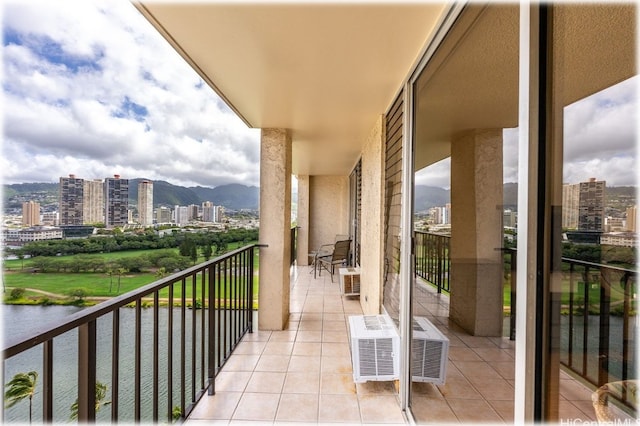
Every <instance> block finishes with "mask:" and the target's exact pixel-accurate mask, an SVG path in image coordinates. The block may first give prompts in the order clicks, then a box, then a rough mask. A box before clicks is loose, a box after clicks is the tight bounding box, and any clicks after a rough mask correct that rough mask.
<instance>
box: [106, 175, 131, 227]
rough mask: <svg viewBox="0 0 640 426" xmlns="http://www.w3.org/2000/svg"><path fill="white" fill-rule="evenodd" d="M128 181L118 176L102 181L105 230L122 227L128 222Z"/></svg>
mask: <svg viewBox="0 0 640 426" xmlns="http://www.w3.org/2000/svg"><path fill="white" fill-rule="evenodd" d="M128 209H129V179H120V175H114V176H113V177H112V178H106V179H105V180H104V219H105V220H104V222H105V225H106V227H107V228H113V227H116V226H124V225H126V224H127V223H128V221H129V212H128Z"/></svg>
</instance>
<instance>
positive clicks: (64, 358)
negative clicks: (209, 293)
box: [2, 305, 201, 422]
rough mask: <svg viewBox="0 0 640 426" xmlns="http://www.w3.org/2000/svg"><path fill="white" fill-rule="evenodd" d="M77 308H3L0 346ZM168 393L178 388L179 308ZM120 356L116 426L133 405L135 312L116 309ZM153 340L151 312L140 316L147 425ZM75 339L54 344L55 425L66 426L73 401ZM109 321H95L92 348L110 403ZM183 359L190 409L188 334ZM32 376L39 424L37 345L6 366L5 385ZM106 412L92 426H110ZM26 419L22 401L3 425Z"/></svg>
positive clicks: (163, 329) (163, 378)
mask: <svg viewBox="0 0 640 426" xmlns="http://www.w3.org/2000/svg"><path fill="white" fill-rule="evenodd" d="M78 309H80V308H77V307H71V306H11V305H3V306H2V319H3V325H4V326H3V328H4V340H5V341H7V340H8V339H13V338H14V337H19V336H21V335H24V333H25V332H27V331H29V330H31V331H33V330H37V329H38V328H42V327H43V326H44V325H47V324H50V323H52V322H54V321H57V320H60V319H62V318H64V317H65V316H67V315H70V314H72V313H74V312H77V311H78ZM168 312H169V309H168V308H161V309H160V313H159V335H160V351H159V353H160V360H159V363H160V368H159V370H160V374H159V385H160V389H161V391H160V397H159V413H160V418H161V419H163V418H166V414H165V413H167V411H168V396H167V392H166V390H165V391H164V392H162V389H163V388H166V383H167V382H168V377H167V373H166V372H167V371H168V368H167V367H168V364H167V358H168V356H167V349H166V348H167V340H168V339H167V337H168V336H167V334H168V327H167V324H168V317H169V315H168ZM191 315H192V314H191V311H189V314H188V315H186V322H187V330H191V328H190V323H191V321H192V317H191ZM200 315H201V311H196V321H197V323H198V324H199V321H200ZM173 322H174V327H173V342H174V343H173V352H172V353H173V355H172V358H173V359H172V365H173V378H172V381H173V388H174V389H179V384H180V375H179V374H180V367H181V359H180V345H179V343H180V308H174V314H173ZM120 324H121V325H120V348H119V351H120V355H119V366H120V374H119V380H118V383H119V392H118V394H119V398H118V400H119V420H120V421H124V422H129V421H133V409H134V408H133V407H134V406H133V400H134V375H133V372H132V369H133V365H134V347H135V344H134V342H135V340H134V338H135V334H134V333H135V327H134V324H135V310H134V309H130V308H122V309H120ZM197 330H198V331H197V336H196V341H199V339H200V336H201V334H200V333H201V331H200V328H199V327H198V328H197ZM152 335H153V309H143V310H142V336H143V339H142V371H143V375H142V385H141V388H142V395H141V398H142V407H143V409H142V415H141V417H142V419H143V420H147V421H150V420H151V419H152V413H151V410H152V386H153V384H152V368H153V358H152V356H153V352H152ZM77 339H78V333H77V330H72V331H70V332H67V333H65V334H63V335H61V336H59V337H57V338H55V339H54V343H53V347H54V349H53V351H54V355H53V356H54V366H53V382H54V393H53V395H54V403H53V419H54V422H70V421H71V420H70V414H71V410H70V407H71V405H72V404H73V403H74V401H75V400H76V398H77V377H78V353H77V347H78V343H77V342H78V340H77ZM111 342H112V315H111V314H108V315H106V316H104V317H102V318H100V319H99V320H98V323H97V347H98V353H97V358H98V361H97V363H98V367H97V380H98V381H100V382H102V383H104V384H106V385H107V398H106V399H105V400H106V401H109V400H110V399H111V389H112V382H111V368H112V354H111V350H112V343H111ZM186 343H187V344H186V348H187V355H186V357H185V358H186V359H185V362H184V364H185V370H186V378H187V380H186V382H187V386H186V389H187V397H186V401H187V403H189V401H190V399H191V392H190V389H191V371H192V370H191V333H190V331H189V332H187V333H186ZM196 352H197V353H196V360H199V359H200V355H201V354H200V351H199V349H197V350H196ZM196 366H197V368H196V376H195V377H196V384H197V388H199V385H200V377H201V374H200V371H201V370H200V368H199V362H198V361H196ZM32 370H35V371H37V372H38V374H39V376H40V378H39V383H38V386H37V391H36V394H35V396H34V399H33V421H34V422H39V421H41V420H42V380H41V377H42V345H40V346H37V347H35V348H32V349H30V350H28V351H26V352H24V353H22V354H20V355H17V356H15V357H13V358H11V359H9V360H7V361H6V362H5V366H4V381H5V383H6V382H8V381H9V380H10V379H11V378H12V377H13V375H14V374H16V373H19V372H29V371H32ZM174 392H175V394H174V395H173V398H172V407H171V408H173V407H176V406H179V405H180V396H179V395H178V394H177V391H174ZM110 415H111V407H110V406H108V405H107V406H104V407H103V408H101V409H100V410H99V411H98V413H97V416H96V417H97V421H99V422H102V421H104V422H108V421H109V420H110ZM28 416H29V404H28V401H27V400H24V401H21V402H20V403H18V404H17V405H16V406H14V407H12V408H9V409H5V412H4V419H3V420H4V421H5V422H26V421H28Z"/></svg>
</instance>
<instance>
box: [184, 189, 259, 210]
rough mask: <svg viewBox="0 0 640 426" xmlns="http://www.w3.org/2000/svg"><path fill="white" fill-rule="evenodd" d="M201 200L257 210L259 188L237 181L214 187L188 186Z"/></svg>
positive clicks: (236, 208) (234, 207) (218, 204)
mask: <svg viewBox="0 0 640 426" xmlns="http://www.w3.org/2000/svg"><path fill="white" fill-rule="evenodd" d="M189 189H190V190H191V191H193V192H194V193H195V194H196V195H198V197H199V198H200V199H201V200H202V201H211V202H212V203H213V204H214V205H216V206H225V207H227V208H231V209H234V210H241V209H250V210H258V208H259V205H260V188H258V187H257V186H245V185H240V184H237V183H232V184H228V185H220V186H216V187H215V188H206V187H202V186H196V187H191V188H189Z"/></svg>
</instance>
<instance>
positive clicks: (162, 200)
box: [129, 178, 206, 207]
mask: <svg viewBox="0 0 640 426" xmlns="http://www.w3.org/2000/svg"><path fill="white" fill-rule="evenodd" d="M143 180H151V179H144V178H136V179H129V203H131V204H136V205H137V204H138V183H140V182H141V181H143ZM152 182H153V206H154V207H158V206H167V207H169V206H171V207H173V206H176V205H178V206H188V205H190V204H200V203H202V201H201V200H200V198H199V197H198V195H197V194H196V193H194V192H193V191H191V190H190V189H189V188H185V187H184V186H177V185H173V184H171V183H169V182H165V181H162V180H154V181H152ZM205 201H206V200H205Z"/></svg>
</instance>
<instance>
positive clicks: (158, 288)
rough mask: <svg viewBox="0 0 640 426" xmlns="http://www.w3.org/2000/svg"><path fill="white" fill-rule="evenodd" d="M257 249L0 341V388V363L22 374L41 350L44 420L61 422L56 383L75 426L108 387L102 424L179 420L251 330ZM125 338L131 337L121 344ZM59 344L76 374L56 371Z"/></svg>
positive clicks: (92, 416) (92, 413)
mask: <svg viewBox="0 0 640 426" xmlns="http://www.w3.org/2000/svg"><path fill="white" fill-rule="evenodd" d="M257 247H259V245H249V246H246V247H243V248H241V249H238V250H235V251H233V252H230V253H228V254H225V255H223V256H220V257H217V258H215V259H213V260H211V261H208V262H205V263H203V264H200V265H196V266H194V267H191V268H189V269H187V270H185V271H182V272H179V273H176V274H173V275H171V276H168V277H164V278H162V279H160V280H158V281H156V282H154V283H151V284H149V285H146V286H144V287H142V288H140V289H137V290H135V291H132V292H129V293H126V294H123V295H121V296H118V297H115V298H113V299H110V300H108V301H105V302H102V303H100V304H98V305H95V306H93V307H89V308H86V309H83V310H81V311H79V312H77V313H75V314H73V315H70V316H67V317H65V319H63V320H61V321H59V322H57V323H54V324H51V325H48V326H46V327H44V328H42V329H41V330H40V331H36V332H34V333H32V334H31V335H28V336H25V337H23V338H20V339H18V340H17V341H9V342H5V344H4V348H3V350H2V358H3V370H2V379H3V381H2V383H6V382H5V380H6V379H7V378H8V379H11V377H10V374H8V371H7V364H8V363H9V364H18V366H19V368H27V366H26V365H25V364H24V363H23V362H22V361H24V360H21V356H26V354H27V353H32V354H33V350H36V351H37V350H38V348H41V349H40V350H41V357H40V360H41V364H40V365H41V371H39V377H40V378H41V380H40V381H41V382H42V389H41V390H38V391H39V393H41V399H42V411H41V413H42V414H41V419H42V420H43V421H44V422H52V421H64V420H66V419H63V418H58V417H60V416H61V415H60V414H59V411H60V409H59V408H58V406H59V405H60V404H61V403H60V402H59V401H57V399H58V397H59V395H58V394H57V393H56V391H57V389H56V388H59V387H60V385H61V384H60V382H62V381H65V380H66V381H70V383H69V387H70V388H71V389H72V390H74V393H75V390H76V389H77V408H78V409H77V418H78V421H79V422H93V421H95V420H96V411H97V410H96V407H99V406H100V401H97V400H96V395H97V394H98V392H93V391H90V390H94V389H96V385H97V384H98V383H101V384H102V383H106V384H108V385H109V388H110V393H109V396H110V398H111V400H110V407H109V408H110V417H109V420H110V421H111V422H118V421H121V422H122V421H127V422H129V421H134V422H141V421H148V422H154V423H155V422H158V421H162V422H168V423H171V422H173V421H175V420H179V419H180V418H186V417H187V416H188V415H189V414H190V412H191V411H192V410H193V408H194V407H195V404H196V403H197V401H198V400H199V399H200V398H201V397H202V396H203V395H204V394H205V393H207V392H208V393H210V394H212V393H213V392H214V391H215V377H216V374H217V373H218V371H219V370H220V368H221V367H222V366H223V365H224V363H225V361H226V360H227V359H228V358H229V356H230V355H231V353H232V351H233V350H234V348H235V347H236V345H237V344H238V343H239V342H240V339H241V338H242V337H243V336H244V334H245V333H247V332H249V333H251V332H252V329H253V285H254V255H255V253H254V252H255V249H256V248H257ZM132 310H133V312H131V311H132ZM123 317H126V318H128V320H126V321H123ZM69 333H71V335H72V336H75V335H77V339H70V338H69ZM109 334H110V336H109ZM126 336H130V337H132V339H131V340H132V341H131V342H130V343H129V345H128V346H127V347H125V340H126V338H125V337H126ZM63 338H64V339H65V340H64V341H65V342H67V343H65V344H64V345H58V344H56V345H54V339H55V341H56V342H58V341H60V340H59V339H63ZM105 340H106V341H105ZM74 341H75V343H74ZM127 341H128V340H127ZM54 346H55V347H54ZM60 346H70V347H71V349H73V352H74V353H75V356H77V363H76V362H74V364H75V365H76V366H77V374H76V371H73V369H70V370H71V371H57V370H56V366H58V365H59V364H60V363H61V362H63V361H64V362H69V360H62V359H56V353H59V351H60V350H62V349H65V350H66V349H69V348H68V347H65V348H62V347H60ZM105 365H106V366H105ZM15 368H16V366H15V365H13V367H12V369H13V370H14V371H15ZM29 369H30V370H34V368H29ZM23 371H24V370H23ZM54 373H55V375H56V380H55V381H54ZM105 376H106V378H105ZM125 382H126V384H125ZM59 393H61V392H59ZM67 397H68V396H67ZM54 406H56V407H57V408H56V410H55V411H56V413H55V415H56V418H54ZM67 407H68V406H67ZM103 411H104V410H103ZM100 414H102V415H104V413H100ZM37 417H40V416H37ZM3 420H5V421H6V420H7V419H6V410H5V412H4V413H3ZM23 421H24V420H23Z"/></svg>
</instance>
